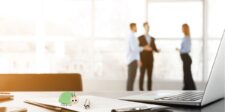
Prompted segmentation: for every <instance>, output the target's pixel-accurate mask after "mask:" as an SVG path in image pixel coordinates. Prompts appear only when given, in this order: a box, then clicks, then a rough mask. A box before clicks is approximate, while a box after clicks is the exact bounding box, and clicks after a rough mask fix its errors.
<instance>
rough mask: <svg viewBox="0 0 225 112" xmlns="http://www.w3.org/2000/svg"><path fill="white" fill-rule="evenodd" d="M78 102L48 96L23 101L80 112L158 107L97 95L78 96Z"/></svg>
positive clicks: (54, 108) (104, 111) (106, 111)
mask: <svg viewBox="0 0 225 112" xmlns="http://www.w3.org/2000/svg"><path fill="white" fill-rule="evenodd" d="M86 99H88V100H89V101H90V108H88V109H85V107H84V103H85V100H86ZM78 100H79V101H78V103H76V104H73V105H71V106H63V105H61V104H60V103H59V101H58V98H48V99H30V100H27V101H25V102H26V103H29V104H33V105H37V106H41V107H44V108H49V109H52V110H58V111H63V110H69V111H75V112H76V111H80V112H111V111H112V109H118V108H130V107H141V106H145V107H146V106H147V107H149V108H154V107H159V106H156V105H149V104H143V103H135V102H128V101H122V100H117V99H111V98H104V97H97V96H78Z"/></svg>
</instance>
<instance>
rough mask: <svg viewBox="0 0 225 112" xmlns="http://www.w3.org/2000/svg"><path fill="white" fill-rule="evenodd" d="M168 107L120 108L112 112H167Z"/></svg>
mask: <svg viewBox="0 0 225 112" xmlns="http://www.w3.org/2000/svg"><path fill="white" fill-rule="evenodd" d="M167 109H169V108H168V107H165V106H163V107H147V106H139V107H128V108H120V109H113V110H112V111H111V112H158V111H162V110H167Z"/></svg>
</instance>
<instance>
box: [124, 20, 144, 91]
mask: <svg viewBox="0 0 225 112" xmlns="http://www.w3.org/2000/svg"><path fill="white" fill-rule="evenodd" d="M130 30H131V31H130V34H129V36H128V41H127V42H128V47H127V64H128V79H127V91H132V90H133V85H134V81H135V77H136V73H137V66H138V63H139V65H141V63H140V48H139V46H138V41H137V37H136V36H135V33H136V32H137V26H136V23H131V24H130Z"/></svg>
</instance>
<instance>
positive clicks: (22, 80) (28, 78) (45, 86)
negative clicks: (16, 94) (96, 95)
mask: <svg viewBox="0 0 225 112" xmlns="http://www.w3.org/2000/svg"><path fill="white" fill-rule="evenodd" d="M0 91H82V80H81V75H80V74H76V73H60V74H58V73H44V74H30V73H29V74H0Z"/></svg>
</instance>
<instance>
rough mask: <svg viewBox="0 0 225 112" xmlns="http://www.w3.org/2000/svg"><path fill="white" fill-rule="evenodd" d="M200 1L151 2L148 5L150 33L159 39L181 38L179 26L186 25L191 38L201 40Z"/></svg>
mask: <svg viewBox="0 0 225 112" xmlns="http://www.w3.org/2000/svg"><path fill="white" fill-rule="evenodd" d="M202 12H203V3H202V1H198V0H196V1H181V2H179V1H177V2H175V1H171V2H170V1H166V0H165V1H160V2H157V1H153V2H151V0H150V1H149V3H148V21H149V23H150V26H151V31H150V33H151V34H152V35H154V36H155V37H159V38H177V37H183V34H182V32H181V25H182V24H183V23H188V24H189V25H190V27H191V36H192V38H202V27H203V13H202Z"/></svg>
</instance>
